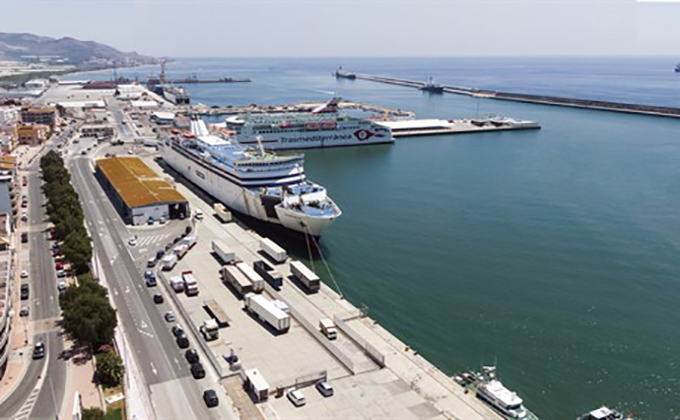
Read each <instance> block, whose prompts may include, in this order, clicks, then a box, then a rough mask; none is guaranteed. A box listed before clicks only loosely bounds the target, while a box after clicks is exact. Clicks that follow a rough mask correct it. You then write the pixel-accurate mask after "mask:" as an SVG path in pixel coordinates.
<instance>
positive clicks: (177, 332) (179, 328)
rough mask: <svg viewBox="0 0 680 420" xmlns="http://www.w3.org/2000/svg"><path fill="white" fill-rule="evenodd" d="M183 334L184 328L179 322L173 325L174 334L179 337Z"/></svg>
mask: <svg viewBox="0 0 680 420" xmlns="http://www.w3.org/2000/svg"><path fill="white" fill-rule="evenodd" d="M182 334H184V328H182V326H181V325H179V324H177V325H173V326H172V335H174V336H175V337H179V336H180V335H182Z"/></svg>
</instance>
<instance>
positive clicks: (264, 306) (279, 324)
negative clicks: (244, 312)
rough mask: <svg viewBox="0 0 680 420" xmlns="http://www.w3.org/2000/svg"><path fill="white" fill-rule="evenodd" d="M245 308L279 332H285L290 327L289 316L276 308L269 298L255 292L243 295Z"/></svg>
mask: <svg viewBox="0 0 680 420" xmlns="http://www.w3.org/2000/svg"><path fill="white" fill-rule="evenodd" d="M245 300H246V309H248V312H250V313H253V314H255V315H257V317H258V318H260V320H262V321H263V322H265V323H267V324H269V325H270V326H271V327H272V328H274V329H275V330H276V331H277V332H279V333H285V332H286V331H288V330H289V329H290V316H289V315H288V314H287V313H285V312H283V311H282V310H281V309H279V308H277V307H276V306H275V305H274V304H273V303H272V302H271V301H270V300H269V299H267V298H266V297H264V296H262V295H256V294H255V293H248V294H247V295H246V296H245Z"/></svg>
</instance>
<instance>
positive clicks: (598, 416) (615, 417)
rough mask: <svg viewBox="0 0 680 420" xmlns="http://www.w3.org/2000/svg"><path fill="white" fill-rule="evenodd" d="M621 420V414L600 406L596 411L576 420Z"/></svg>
mask: <svg viewBox="0 0 680 420" xmlns="http://www.w3.org/2000/svg"><path fill="white" fill-rule="evenodd" d="M623 419H624V417H623V414H621V413H620V412H618V411H616V410H612V409H610V408H609V407H605V406H602V407H600V408H598V409H596V410H593V411H590V412H588V413H586V414H584V415H582V416H578V417H577V418H576V420H623Z"/></svg>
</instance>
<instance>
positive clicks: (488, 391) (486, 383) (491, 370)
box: [453, 366, 537, 419]
mask: <svg viewBox="0 0 680 420" xmlns="http://www.w3.org/2000/svg"><path fill="white" fill-rule="evenodd" d="M453 379H454V381H456V382H457V383H458V384H460V385H461V386H463V387H465V388H467V389H470V390H472V391H473V392H475V393H476V395H477V398H479V399H480V400H482V401H484V402H486V403H487V404H488V405H489V406H491V408H493V409H494V410H496V411H498V412H499V413H500V414H502V415H503V416H504V417H507V418H511V419H537V417H536V415H534V414H533V413H532V412H530V411H529V410H527V409H526V407H524V401H523V400H522V399H521V398H520V397H519V396H518V395H517V394H516V393H514V392H512V391H510V390H509V389H507V388H506V387H505V386H504V385H503V384H502V383H501V381H500V380H498V378H497V377H496V367H495V366H484V367H482V372H481V373H476V372H471V373H464V374H462V375H458V376H455V377H454V378H453Z"/></svg>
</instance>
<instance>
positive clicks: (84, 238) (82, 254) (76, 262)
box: [61, 224, 92, 274]
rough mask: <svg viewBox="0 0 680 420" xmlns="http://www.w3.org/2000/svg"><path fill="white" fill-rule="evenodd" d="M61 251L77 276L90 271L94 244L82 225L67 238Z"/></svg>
mask: <svg viewBox="0 0 680 420" xmlns="http://www.w3.org/2000/svg"><path fill="white" fill-rule="evenodd" d="M61 249H62V252H63V253H64V256H65V257H66V259H67V260H69V261H70V262H71V264H72V265H73V268H74V269H75V271H76V274H83V273H86V272H87V271H89V263H90V260H91V259H92V242H91V241H90V237H89V236H88V235H87V232H86V231H85V228H83V227H82V224H81V225H78V227H76V228H75V229H74V230H73V231H72V232H71V233H69V234H68V236H66V239H64V245H63V246H62V248H61Z"/></svg>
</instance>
